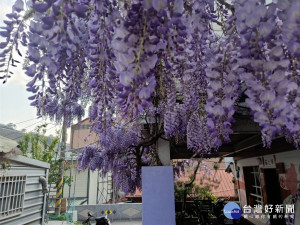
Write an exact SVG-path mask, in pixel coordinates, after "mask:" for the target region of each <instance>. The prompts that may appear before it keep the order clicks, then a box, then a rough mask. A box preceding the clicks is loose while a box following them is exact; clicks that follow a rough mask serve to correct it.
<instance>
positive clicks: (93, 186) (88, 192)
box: [64, 119, 110, 204]
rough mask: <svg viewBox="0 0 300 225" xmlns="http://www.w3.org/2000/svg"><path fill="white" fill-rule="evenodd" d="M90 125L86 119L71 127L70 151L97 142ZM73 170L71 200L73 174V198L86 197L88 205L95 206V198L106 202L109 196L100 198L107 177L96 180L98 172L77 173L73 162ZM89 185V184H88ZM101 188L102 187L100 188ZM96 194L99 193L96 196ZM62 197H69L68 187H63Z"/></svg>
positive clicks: (68, 173)
mask: <svg viewBox="0 0 300 225" xmlns="http://www.w3.org/2000/svg"><path fill="white" fill-rule="evenodd" d="M90 129H91V123H90V122H89V120H88V119H85V120H83V121H81V123H80V124H76V125H73V126H72V127H71V140H70V145H71V149H77V148H82V147H84V146H86V145H89V144H93V143H95V142H96V141H97V140H98V137H97V135H96V134H95V133H90V132H91V130H90ZM73 164H74V168H73V170H72V176H73V179H74V181H73V182H72V187H71V198H72V197H73V193H74V191H73V189H74V188H73V186H74V183H75V173H77V174H76V176H77V180H76V191H75V197H83V196H85V197H87V196H88V203H89V204H96V203H97V196H98V199H99V200H100V202H107V201H108V200H109V199H110V197H109V196H103V197H102V198H101V196H102V195H101V192H103V193H104V192H107V190H106V189H107V187H106V186H107V184H106V181H107V179H108V178H107V177H105V178H103V179H102V178H99V179H98V171H97V170H96V171H94V172H93V171H88V170H85V171H82V172H80V173H78V172H77V169H76V167H77V164H76V162H73ZM69 165H71V162H69ZM65 174H66V175H67V176H69V175H70V170H67V171H66V172H65ZM98 181H99V190H98V189H97V187H98V184H97V183H98ZM88 183H89V184H88ZM101 185H102V186H103V187H102V186H101ZM97 192H99V193H98V194H97ZM100 195H101V196H100ZM64 196H65V197H68V196H69V187H68V186H65V188H64Z"/></svg>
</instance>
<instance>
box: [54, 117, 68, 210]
mask: <svg viewBox="0 0 300 225" xmlns="http://www.w3.org/2000/svg"><path fill="white" fill-rule="evenodd" d="M66 143H67V122H66V117H65V116H64V119H63V126H62V135H61V145H60V146H61V148H60V156H59V159H60V163H59V177H58V179H57V185H56V188H57V189H56V202H55V214H56V215H60V211H61V200H62V192H63V183H64V168H65V150H66Z"/></svg>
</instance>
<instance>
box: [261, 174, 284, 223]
mask: <svg viewBox="0 0 300 225" xmlns="http://www.w3.org/2000/svg"><path fill="white" fill-rule="evenodd" d="M264 175H265V183H266V194H267V201H268V205H273V210H272V213H270V216H271V219H270V222H271V225H285V224H286V223H285V219H284V213H281V214H278V213H276V212H275V205H281V204H282V203H283V202H282V198H281V193H280V184H279V177H278V174H277V172H276V169H264ZM273 215H276V216H277V218H276V219H274V218H273ZM280 216H282V218H279V217H280Z"/></svg>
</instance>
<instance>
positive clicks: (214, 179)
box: [178, 159, 235, 198]
mask: <svg viewBox="0 0 300 225" xmlns="http://www.w3.org/2000/svg"><path fill="white" fill-rule="evenodd" d="M218 161H219V159H209V160H203V161H202V164H201V166H200V168H199V170H198V172H197V174H196V180H195V182H196V184H197V185H199V186H200V187H205V186H209V187H210V191H211V193H212V194H214V195H216V196H217V197H223V198H234V197H235V193H234V183H233V182H232V179H233V175H232V173H227V172H225V169H226V167H225V162H221V163H219V168H218V169H216V170H215V169H214V164H215V163H216V162H218ZM204 165H206V167H207V168H208V169H209V170H208V171H205V166H204ZM191 173H192V171H190V172H188V173H186V174H185V175H184V176H181V177H180V178H179V179H178V180H180V181H188V180H189V176H190V175H191Z"/></svg>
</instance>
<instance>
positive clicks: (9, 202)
mask: <svg viewBox="0 0 300 225" xmlns="http://www.w3.org/2000/svg"><path fill="white" fill-rule="evenodd" d="M25 185H26V176H25V175H24V176H4V175H1V176H0V221H1V220H2V219H5V218H7V217H10V216H13V215H15V214H20V213H21V212H22V211H23V203H24V195H25Z"/></svg>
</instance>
